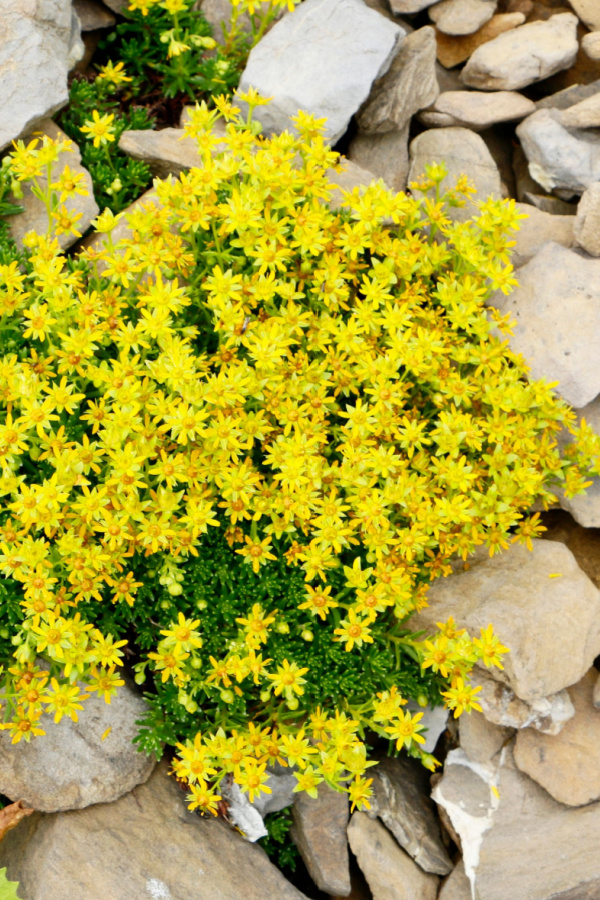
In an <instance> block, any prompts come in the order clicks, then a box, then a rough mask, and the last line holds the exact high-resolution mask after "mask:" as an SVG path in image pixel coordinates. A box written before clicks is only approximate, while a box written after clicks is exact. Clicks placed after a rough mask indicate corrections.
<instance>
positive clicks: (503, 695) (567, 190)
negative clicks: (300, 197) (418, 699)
mask: <svg viewBox="0 0 600 900" xmlns="http://www.w3.org/2000/svg"><path fill="white" fill-rule="evenodd" d="M125 5H126V0H107V5H106V6H103V5H102V4H101V3H99V2H96V0H74V4H73V8H71V5H70V3H69V2H68V0H37V2H36V3H32V2H31V0H12V2H11V3H10V4H4V6H3V9H2V10H1V11H0V21H1V24H2V33H3V40H2V42H1V44H0V72H1V75H0V78H1V84H2V91H0V112H1V115H0V148H7V147H8V146H9V145H10V143H11V141H12V140H14V139H16V138H18V137H23V136H25V137H26V136H27V135H29V134H30V133H31V132H32V131H35V130H38V131H39V130H40V129H41V130H44V131H46V132H47V133H50V134H52V135H55V134H56V133H57V126H56V125H55V124H54V123H53V122H52V116H53V115H54V114H55V113H56V112H57V111H58V110H60V109H61V108H62V107H64V105H65V104H66V103H67V101H68V91H67V83H68V76H69V72H71V71H72V70H73V68H74V67H75V66H76V65H79V66H80V68H81V67H82V66H85V65H87V64H89V60H90V58H91V52H92V49H93V47H94V45H95V42H96V41H97V38H98V36H99V34H101V33H103V30H104V29H107V28H110V27H112V25H113V24H114V22H115V15H114V14H115V13H119V12H120V11H122V10H123V8H124V7H125ZM203 9H204V11H205V13H206V15H207V16H208V18H209V19H210V20H211V21H212V22H213V24H215V25H217V26H218V24H219V22H220V20H221V19H222V18H223V17H224V16H226V15H227V14H228V0H204V6H203ZM250 85H252V86H254V87H256V88H257V89H258V90H260V91H261V93H263V94H265V95H267V96H271V97H273V101H272V103H271V104H270V105H269V106H268V107H263V108H261V109H259V110H258V111H257V115H258V116H259V118H261V121H262V123H263V126H264V128H265V130H266V131H270V132H271V131H274V132H277V131H280V130H282V129H284V128H286V127H288V124H289V122H288V117H289V116H290V115H293V114H295V113H296V112H297V110H298V109H299V108H301V109H304V110H308V111H310V112H312V113H314V114H315V115H317V116H326V117H327V122H328V124H327V136H328V139H329V140H330V141H331V142H332V143H336V142H337V143H338V148H339V149H341V150H342V151H343V152H344V154H345V155H346V156H347V159H348V162H347V167H346V172H345V173H344V174H343V175H341V176H340V175H335V176H334V177H335V178H337V180H338V183H339V184H340V186H342V187H348V186H352V185H355V184H363V183H367V182H368V181H370V180H371V179H372V178H373V177H377V178H383V179H384V180H385V182H386V183H387V184H388V185H389V186H390V187H391V188H394V189H396V190H402V189H404V188H405V187H406V185H407V182H408V181H410V180H411V179H412V178H413V177H415V176H418V175H420V174H421V173H422V171H423V168H424V166H425V165H426V164H427V163H430V162H433V161H443V162H445V163H446V165H447V167H448V170H449V175H448V178H449V179H450V180H451V179H453V178H455V177H456V176H458V175H460V174H463V173H466V174H467V175H469V176H470V178H471V179H472V180H473V181H474V182H475V185H476V187H477V196H478V197H485V196H487V195H489V194H495V195H497V196H502V197H512V198H514V199H515V200H516V201H518V204H519V207H520V209H521V211H522V212H525V213H527V214H528V216H529V218H528V219H526V220H525V222H524V224H523V227H522V229H521V232H520V233H519V235H518V237H517V241H516V247H515V253H514V263H515V265H516V266H517V269H518V279H519V287H518V288H517V289H516V290H515V291H514V293H513V294H511V295H510V296H509V297H507V298H505V297H503V296H500V297H494V298H493V302H494V304H495V305H496V306H498V307H499V308H500V309H501V310H502V311H503V312H510V313H511V314H512V316H513V318H515V319H516V321H517V326H516V328H515V330H514V336H513V337H512V338H511V345H512V346H513V348H514V349H515V350H517V351H518V352H521V353H522V354H523V355H524V356H525V357H526V358H527V359H528V360H529V361H530V364H531V370H532V374H533V376H534V377H537V378H546V379H548V380H549V381H557V382H559V386H558V388H557V390H558V392H559V394H560V395H561V396H562V397H564V398H565V399H566V400H567V401H568V402H569V403H571V404H572V405H573V406H574V407H575V409H576V410H577V413H578V415H579V416H580V417H583V418H585V420H586V421H587V422H588V423H589V424H590V425H592V427H594V428H595V429H596V430H600V130H599V129H600V0H442V2H437V3H434V2H432V0H390V2H389V3H388V0H368V2H363V0H304V2H303V3H302V4H301V5H300V6H299V7H298V8H297V9H296V10H295V11H294V12H293V13H291V14H287V15H285V16H284V17H283V18H282V19H281V20H280V21H279V22H278V23H277V24H275V25H274V27H273V28H272V29H271V30H270V31H269V32H268V33H267V35H266V36H265V37H264V38H263V39H262V40H261V41H260V43H259V44H258V45H257V46H256V47H255V49H254V50H253V51H252V53H251V55H250V59H249V61H248V65H247V68H246V70H245V72H244V74H243V77H242V87H243V88H247V87H249V86H250ZM184 115H185V113H184ZM182 136H183V132H182V131H181V129H180V128H171V129H165V130H162V131H159V132H156V131H155V132H153V131H140V132H127V133H125V134H124V135H123V137H122V138H121V142H120V146H121V149H122V150H123V151H125V152H126V153H128V154H130V155H132V156H133V157H136V158H139V159H143V160H146V161H148V162H149V164H150V165H151V167H152V169H153V171H154V172H155V173H156V174H158V175H161V176H164V175H166V174H168V173H169V172H172V173H179V172H181V171H184V170H186V169H188V168H189V167H191V166H193V165H195V163H196V162H197V159H198V157H197V153H196V149H195V147H194V144H193V142H192V141H191V140H183V141H182V140H180V138H181V137H182ZM69 162H70V164H71V166H72V168H75V169H77V168H78V166H79V168H80V162H79V163H78V164H77V163H76V164H75V165H74V163H73V159H71V160H69ZM88 186H90V187H91V180H89V179H88ZM78 202H79V203H80V204H81V207H80V211H81V212H82V213H83V220H82V224H84V225H85V224H87V225H89V223H90V222H91V220H92V218H93V217H94V216H95V215H96V214H97V212H98V207H97V205H96V203H95V202H94V200H93V195H92V197H91V198H80V199H79V201H78ZM23 203H24V205H25V212H24V213H22V214H20V215H19V216H16V217H14V218H12V219H11V228H12V233H13V236H14V237H15V239H16V240H17V241H19V242H20V241H21V240H22V238H23V236H24V234H25V233H26V232H27V231H28V230H29V229H30V228H36V229H38V230H45V228H46V225H45V218H44V217H45V215H46V212H45V209H44V207H43V205H42V204H41V203H40V202H39V201H38V200H36V198H35V197H33V196H32V195H31V194H26V196H25V198H24V201H23ZM472 211H473V210H472V209H471V210H466V211H457V212H456V214H457V215H462V216H468V215H470V213H471V212H472ZM119 228H127V225H126V223H125V222H122V223H121V224H120V225H119ZM560 507H562V509H561V508H560ZM545 522H546V525H547V526H548V532H547V534H546V536H545V538H546V539H544V540H536V541H534V544H533V552H528V551H526V550H525V549H523V548H520V547H512V548H511V549H510V550H508V551H506V552H505V553H504V554H502V555H501V556H499V557H494V558H493V559H489V558H487V557H485V556H481V557H476V558H475V559H474V560H473V561H471V564H470V566H469V567H468V568H467V567H463V566H462V564H461V565H460V566H457V568H456V571H455V572H454V574H453V575H451V576H450V577H448V578H446V579H444V580H442V581H440V582H436V584H435V586H434V588H433V590H432V591H431V595H430V596H431V605H430V607H429V608H428V609H427V610H425V612H423V613H422V614H420V616H419V621H417V622H415V627H420V628H423V629H426V630H427V629H429V628H432V627H433V626H434V624H435V622H436V621H439V620H441V619H443V618H446V617H447V616H449V615H453V616H454V617H455V619H456V621H457V623H458V625H459V626H465V627H467V628H469V629H473V630H477V629H478V628H479V627H481V626H484V627H485V626H487V625H488V624H489V622H493V623H494V625H495V628H496V631H497V633H498V635H499V637H500V640H501V641H502V643H504V644H506V645H508V646H509V647H510V648H511V652H510V655H509V657H508V660H507V663H506V667H505V669H504V671H500V670H498V669H493V671H491V672H490V671H488V670H485V671H483V670H482V671H480V672H479V674H478V676H477V679H476V680H477V682H478V683H479V684H480V685H481V687H482V691H481V695H480V696H481V698H482V705H483V714H482V715H478V714H473V715H471V716H463V717H462V718H461V719H460V724H459V725H458V726H457V725H456V723H454V722H453V721H451V722H447V717H446V714H445V713H443V712H442V711H440V710H429V711H428V712H427V720H428V725H429V732H428V743H427V749H430V750H433V749H434V748H435V747H436V745H437V749H438V752H439V753H441V754H442V755H443V756H444V757H445V764H444V767H443V771H442V772H441V774H437V775H435V776H434V777H433V778H432V779H430V777H429V775H428V773H426V772H425V771H424V770H423V769H421V768H420V767H419V766H418V765H417V764H416V763H414V762H413V761H412V760H409V759H386V760H384V761H382V763H381V764H380V765H379V766H378V767H377V768H376V769H374V770H372V772H373V777H374V787H375V802H374V803H373V806H372V809H371V811H370V812H368V813H363V812H355V813H354V814H352V815H350V812H349V809H348V804H347V798H346V796H345V795H344V796H341V795H338V794H335V793H333V792H327V791H321V792H320V794H319V798H318V799H317V800H312V799H311V798H309V797H306V796H303V797H299V796H298V795H294V797H295V799H294V798H293V797H292V794H291V785H290V779H289V778H287V777H286V775H285V773H284V772H275V773H273V776H272V784H273V794H272V795H271V796H270V797H269V798H268V805H265V804H264V802H263V805H262V806H259V805H258V803H257V804H256V805H255V806H254V807H251V806H250V805H249V804H248V803H247V801H244V800H243V798H241V796H240V795H239V792H238V793H236V792H234V791H233V790H231V791H230V793H229V795H228V800H229V803H230V813H229V818H230V819H231V820H233V821H236V822H237V823H238V825H239V826H240V827H241V828H243V830H244V831H245V832H246V834H247V835H248V836H249V837H251V838H257V837H259V836H260V835H261V834H263V833H264V827H263V818H262V817H263V816H264V815H265V814H266V813H267V812H269V811H273V810H277V809H281V808H283V807H285V806H286V805H289V804H290V803H291V802H292V799H293V819H294V826H293V829H292V836H293V840H294V841H295V842H296V844H297V846H298V849H299V851H300V854H301V856H302V859H303V860H304V863H305V866H306V870H307V873H308V876H310V877H308V876H307V878H306V879H305V880H304V882H303V883H302V888H303V891H301V890H300V889H299V888H297V887H296V886H293V885H292V884H291V883H289V882H288V881H286V879H285V878H284V877H283V876H282V874H281V873H280V872H279V871H278V870H277V869H276V868H275V867H274V866H273V865H272V864H271V863H270V862H269V860H268V858H267V856H266V855H265V854H264V852H263V851H262V850H261V849H260V848H259V847H258V846H257V845H256V844H253V843H251V842H249V841H245V840H244V839H243V838H242V837H241V836H240V834H239V833H237V832H236V831H234V830H233V829H232V828H231V827H230V826H229V825H227V824H226V823H225V822H224V821H216V820H215V821H207V820H205V819H200V818H199V817H197V816H196V815H194V814H192V813H190V812H188V811H187V809H186V806H185V802H184V795H183V794H182V792H181V791H180V790H179V788H178V786H177V784H176V783H175V781H173V780H172V779H170V778H169V777H168V774H167V765H166V763H164V762H163V763H159V764H155V761H154V760H151V759H147V758H146V757H144V756H142V755H140V754H138V753H137V751H136V750H135V748H134V747H133V746H132V744H131V738H132V736H133V734H134V733H135V720H136V718H139V716H140V712H141V710H142V708H143V703H144V701H143V700H142V699H141V698H140V697H139V696H138V695H137V694H136V693H135V691H134V689H133V688H131V687H127V688H125V689H123V690H122V691H121V693H120V694H119V696H118V698H117V699H116V700H114V701H113V703H112V704H111V705H110V706H106V705H105V704H104V703H103V702H101V701H98V702H96V701H89V702H88V703H87V706H86V709H85V711H84V712H83V713H82V714H81V716H80V721H79V722H78V723H76V724H75V723H73V722H71V721H70V720H68V719H64V720H63V721H62V722H61V723H60V725H57V726H50V727H48V729H47V730H48V734H47V736H46V737H45V738H44V739H43V740H39V741H37V742H32V743H31V744H30V745H23V744H19V745H18V746H17V747H14V746H12V745H11V744H10V743H9V738H8V736H7V734H6V732H0V791H1V792H2V793H4V794H5V795H7V796H8V797H9V798H11V799H12V800H17V799H23V800H25V802H26V803H27V804H29V805H30V806H32V807H33V808H34V809H35V810H36V812H35V813H34V814H33V815H31V816H28V817H27V818H26V819H25V820H24V821H23V822H21V824H20V825H19V826H18V828H15V829H14V830H13V831H11V832H10V834H9V835H8V836H7V837H6V838H5V839H4V840H3V841H2V843H1V844H0V867H1V866H5V865H6V866H8V875H9V877H10V878H12V879H17V880H19V881H20V883H21V887H20V889H19V892H20V895H21V896H22V897H23V898H24V900H59V898H60V900H121V898H127V900H142V898H155V900H188V898H189V900H191V898H209V897H210V898H211V900H238V898H244V900H255V898H256V900H259V898H261V900H262V898H273V900H288V898H289V900H293V898H296V900H300V898H302V897H312V898H323V897H328V896H329V897H331V898H338V897H347V896H350V897H352V898H354V900H368V898H373V900H435V898H439V900H471V898H474V900H508V898H510V900H558V898H563V900H592V898H595V897H600V838H599V837H598V833H599V832H600V684H599V683H598V675H597V671H596V669H595V668H594V661H595V660H596V659H597V658H598V657H599V655H600V590H599V587H600V531H599V530H598V529H599V528H600V481H599V480H598V479H596V480H595V481H594V483H593V485H592V487H591V489H590V490H589V491H588V493H587V494H586V495H585V496H581V497H577V498H575V499H573V500H567V499H566V498H564V497H558V498H557V508H556V510H554V511H552V512H550V513H548V514H546V517H545ZM109 727H110V732H109V733H108V736H106V734H107V729H108V728H109Z"/></svg>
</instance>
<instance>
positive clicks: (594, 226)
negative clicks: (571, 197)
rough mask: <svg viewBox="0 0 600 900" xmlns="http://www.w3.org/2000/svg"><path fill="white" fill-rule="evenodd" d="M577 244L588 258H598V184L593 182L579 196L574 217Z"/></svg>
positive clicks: (599, 204) (599, 215)
mask: <svg viewBox="0 0 600 900" xmlns="http://www.w3.org/2000/svg"><path fill="white" fill-rule="evenodd" d="M574 234H575V240H576V241H577V244H578V245H579V246H580V247H581V248H582V249H583V250H585V251H586V253H589V254H590V256H600V182H597V181H596V182H594V184H591V185H590V186H589V188H587V189H586V190H585V191H584V192H583V194H582V195H581V200H580V201H579V205H578V206H577V215H576V216H575V223H574Z"/></svg>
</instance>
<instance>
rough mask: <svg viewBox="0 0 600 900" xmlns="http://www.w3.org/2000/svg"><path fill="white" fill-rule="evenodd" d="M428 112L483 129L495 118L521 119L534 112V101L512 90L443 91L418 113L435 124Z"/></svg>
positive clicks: (451, 123) (496, 121)
mask: <svg viewBox="0 0 600 900" xmlns="http://www.w3.org/2000/svg"><path fill="white" fill-rule="evenodd" d="M430 112H433V113H438V114H441V115H443V116H444V117H447V118H448V121H447V124H448V125H459V126H463V127H464V128H471V129H472V130H473V131H483V130H484V129H485V128H490V127H491V126H492V125H496V124H497V123H498V122H510V121H514V120H515V119H524V118H525V116H529V115H531V113H534V112H535V103H534V102H533V101H532V100H529V99H528V98H527V97H524V96H523V94H518V93H516V92H515V91H497V92H495V93H493V94H491V93H487V92H485V91H446V92H445V93H443V94H440V95H439V97H438V98H437V100H436V101H435V103H434V104H433V106H432V107H431V110H426V111H425V112H424V113H423V114H422V115H421V119H422V121H424V122H425V123H426V124H428V125H429V124H436V123H434V122H432V121H431V120H430V119H429V118H428V116H429V114H430ZM440 124H442V123H440ZM443 124H446V122H444V123H443Z"/></svg>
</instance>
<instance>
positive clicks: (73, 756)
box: [0, 685, 155, 812]
mask: <svg viewBox="0 0 600 900" xmlns="http://www.w3.org/2000/svg"><path fill="white" fill-rule="evenodd" d="M146 709H147V705H146V702H145V701H144V700H143V699H142V697H140V695H139V694H137V693H136V692H135V691H134V690H133V689H132V688H130V687H129V686H128V685H124V686H123V687H120V688H119V689H118V692H117V695H116V696H115V697H113V698H112V701H111V703H110V704H108V703H105V702H104V699H103V698H101V697H99V696H97V695H96V694H94V695H92V696H90V697H89V699H87V700H86V701H85V703H84V708H83V710H82V711H81V712H80V713H79V721H78V722H73V721H72V720H71V719H69V718H66V717H65V718H63V719H62V720H61V721H60V722H59V723H58V724H54V722H53V721H52V720H51V719H50V718H48V719H46V720H45V722H44V725H43V727H44V730H45V732H46V734H45V735H44V736H43V737H41V738H39V739H37V740H32V741H31V742H30V743H29V744H26V743H25V742H24V741H23V742H20V743H19V744H12V743H11V740H10V735H9V734H8V732H6V731H2V732H0V791H1V792H2V793H3V794H6V796H7V797H10V799H11V800H18V799H19V798H22V799H23V800H25V802H26V803H27V805H28V806H32V807H33V808H34V809H36V810H41V811H42V812H56V811H57V810H65V809H82V808H83V807H85V806H90V805H91V804H92V803H110V802H111V801H113V800H116V799H117V798H118V797H121V796H122V795H123V794H125V793H126V792H127V791H131V790H132V789H133V788H134V787H135V786H136V785H138V784H141V783H142V782H144V781H146V779H147V778H148V777H149V775H150V773H151V771H152V769H153V768H154V763H155V760H154V759H153V758H152V757H148V756H146V755H145V754H144V753H140V752H139V751H138V750H137V748H136V746H135V744H132V740H133V738H134V737H135V735H136V734H137V731H138V729H137V726H136V724H135V723H136V720H137V719H140V718H141V717H142V716H143V715H144V713H145V712H146ZM109 727H110V729H111V730H110V733H109V734H108V736H107V737H106V738H105V739H104V740H102V735H103V734H104V733H105V731H106V729H107V728H109Z"/></svg>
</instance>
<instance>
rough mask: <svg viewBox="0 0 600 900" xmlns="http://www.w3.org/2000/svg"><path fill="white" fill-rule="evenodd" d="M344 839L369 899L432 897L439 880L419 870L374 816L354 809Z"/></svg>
mask: <svg viewBox="0 0 600 900" xmlns="http://www.w3.org/2000/svg"><path fill="white" fill-rule="evenodd" d="M348 840H349V841H350V847H351V849H352V852H353V853H354V855H355V856H356V859H357V861H358V865H359V866H360V868H361V870H362V873H363V875H364V876H365V878H366V879H367V883H368V885H369V887H370V889H371V893H372V894H373V900H435V898H436V896H437V886H438V881H439V879H438V878H436V877H435V875H428V874H426V873H425V872H423V871H422V870H421V869H420V868H419V867H418V866H417V865H416V863H414V862H413V861H412V859H411V858H410V856H408V854H406V853H405V852H404V850H401V849H400V847H399V846H398V844H397V843H396V841H395V840H394V838H393V837H392V835H391V834H390V833H389V831H388V830H387V829H386V828H385V827H384V826H383V825H382V824H381V823H380V822H378V821H377V820H376V819H369V817H368V816H367V815H366V814H365V813H362V812H355V813H354V814H353V815H352V818H351V820H350V825H349V826H348Z"/></svg>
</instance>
